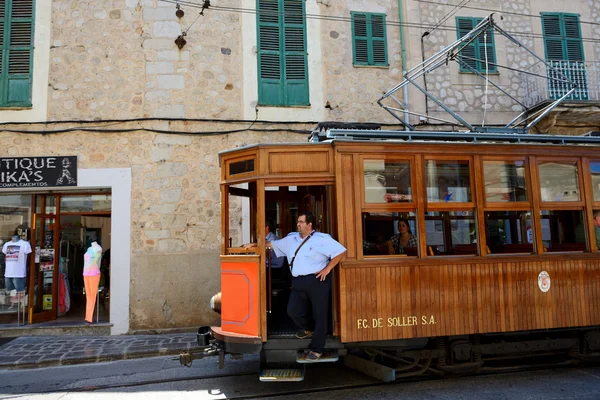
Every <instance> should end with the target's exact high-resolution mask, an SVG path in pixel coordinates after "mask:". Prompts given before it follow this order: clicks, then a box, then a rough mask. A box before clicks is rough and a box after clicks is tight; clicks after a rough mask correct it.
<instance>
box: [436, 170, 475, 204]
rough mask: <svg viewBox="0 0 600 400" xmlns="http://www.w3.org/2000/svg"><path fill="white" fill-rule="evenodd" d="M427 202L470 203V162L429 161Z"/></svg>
mask: <svg viewBox="0 0 600 400" xmlns="http://www.w3.org/2000/svg"><path fill="white" fill-rule="evenodd" d="M426 174H427V201H429V202H450V203H456V202H463V203H464V202H470V201H471V172H470V169H469V161H435V160H429V161H427V166H426Z"/></svg>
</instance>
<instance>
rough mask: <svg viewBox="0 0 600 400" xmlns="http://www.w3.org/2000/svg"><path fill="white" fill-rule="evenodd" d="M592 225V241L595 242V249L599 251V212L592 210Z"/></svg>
mask: <svg viewBox="0 0 600 400" xmlns="http://www.w3.org/2000/svg"><path fill="white" fill-rule="evenodd" d="M592 223H593V224H594V237H593V238H592V240H595V241H596V247H597V248H598V251H600V210H594V220H593V221H592Z"/></svg>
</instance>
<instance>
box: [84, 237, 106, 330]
mask: <svg viewBox="0 0 600 400" xmlns="http://www.w3.org/2000/svg"><path fill="white" fill-rule="evenodd" d="M101 261H102V247H100V245H99V244H98V243H97V242H92V245H91V246H90V247H89V248H88V249H87V251H86V252H85V254H84V255H83V283H84V285H85V301H86V305H85V320H86V321H87V322H88V323H90V324H91V323H92V322H93V315H94V305H95V304H96V295H97V294H98V284H99V283H100V263H101Z"/></svg>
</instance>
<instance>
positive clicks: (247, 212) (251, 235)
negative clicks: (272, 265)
mask: <svg viewBox="0 0 600 400" xmlns="http://www.w3.org/2000/svg"><path fill="white" fill-rule="evenodd" d="M229 190H230V193H229V209H228V218H229V238H228V243H227V245H228V246H229V247H230V248H232V247H240V246H242V245H243V244H244V243H250V242H255V241H256V226H255V225H256V221H255V218H254V216H255V215H256V210H254V209H253V208H254V207H255V203H256V202H255V201H253V198H252V194H253V193H256V183H254V182H251V183H249V184H248V183H242V184H237V185H232V186H231V187H230V189H229Z"/></svg>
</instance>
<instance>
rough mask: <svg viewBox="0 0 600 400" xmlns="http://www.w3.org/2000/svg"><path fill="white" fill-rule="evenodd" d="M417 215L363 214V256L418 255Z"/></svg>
mask: <svg viewBox="0 0 600 400" xmlns="http://www.w3.org/2000/svg"><path fill="white" fill-rule="evenodd" d="M415 221H416V214H415V213H412V212H410V213H363V254H364V255H365V256H374V255H391V254H405V255H407V256H414V257H416V256H417V255H418V248H419V241H418V239H417V235H416V233H417V225H416V222H415Z"/></svg>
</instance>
